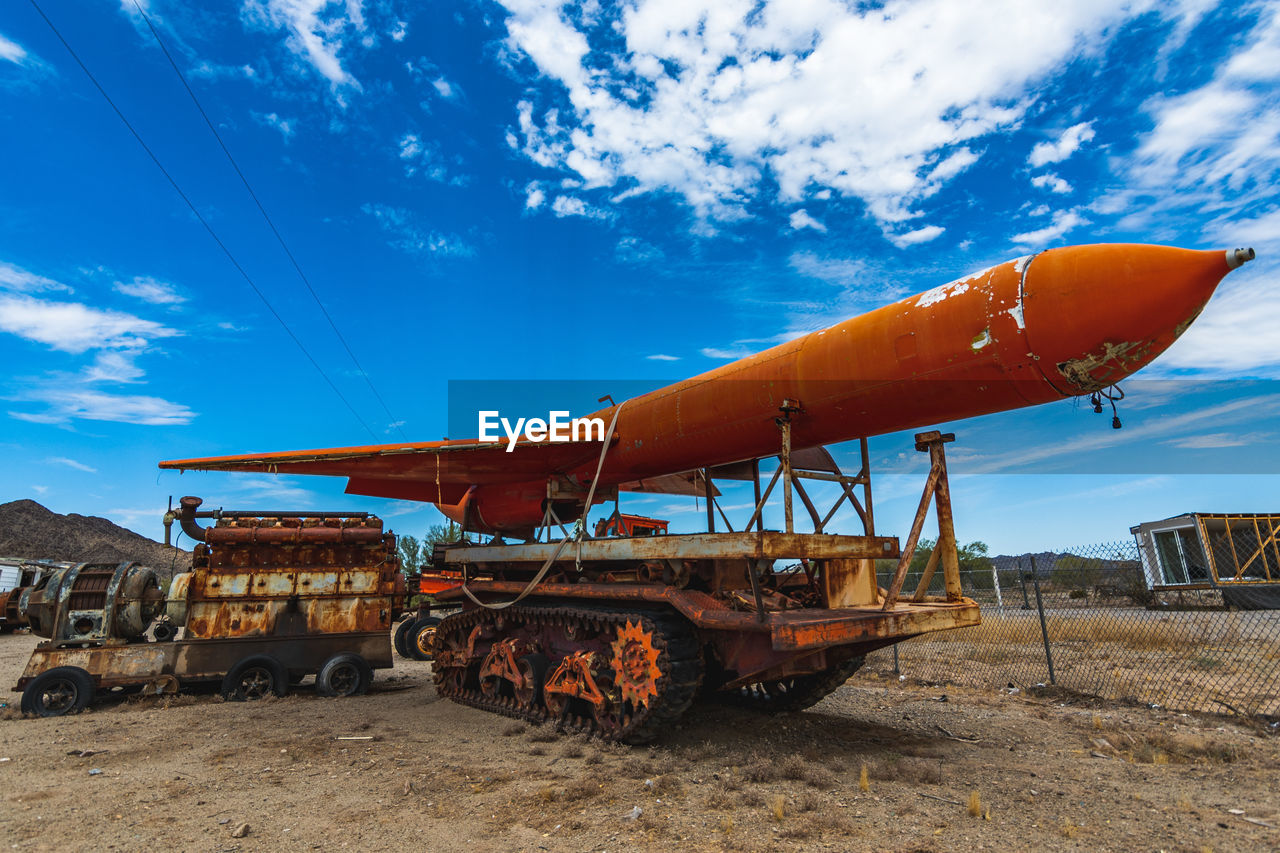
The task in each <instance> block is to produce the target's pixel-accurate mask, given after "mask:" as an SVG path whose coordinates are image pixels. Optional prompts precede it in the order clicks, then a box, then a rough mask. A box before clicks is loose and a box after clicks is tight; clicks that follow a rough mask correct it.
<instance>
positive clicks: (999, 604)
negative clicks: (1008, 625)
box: [991, 560, 1004, 616]
mask: <svg viewBox="0 0 1280 853" xmlns="http://www.w3.org/2000/svg"><path fill="white" fill-rule="evenodd" d="M991 585H992V586H993V587H995V588H996V610H998V611H999V612H1000V615H1001V616H1003V615H1004V596H1003V595H1001V594H1000V572H998V571H996V561H995V560H992V561H991Z"/></svg>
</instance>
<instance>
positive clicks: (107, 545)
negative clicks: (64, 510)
mask: <svg viewBox="0 0 1280 853" xmlns="http://www.w3.org/2000/svg"><path fill="white" fill-rule="evenodd" d="M0 556H5V557H24V558H26V559H36V560H39V559H44V560H62V561H67V562H73V563H123V562H128V561H137V562H139V563H143V564H144V565H147V566H150V567H152V568H153V569H156V570H157V571H159V572H160V573H161V574H162V575H170V574H173V573H175V572H185V571H189V570H190V569H191V552H190V551H183V550H182V549H181V548H173V547H170V546H168V545H162V544H160V543H159V542H156V541H154V540H151V539H148V538H147V537H145V536H141V535H139V534H137V533H134V532H133V531H132V530H126V529H125V528H123V527H121V526H120V525H118V524H115V523H114V522H111V521H108V520H107V519H105V518H98V517H97V516H93V515H77V514H76V513H69V514H67V515H59V514H58V513H56V512H52V511H50V510H49V509H47V508H45V507H43V506H41V505H40V504H38V503H36V502H35V501H30V500H21V501H10V502H9V503H6V504H0Z"/></svg>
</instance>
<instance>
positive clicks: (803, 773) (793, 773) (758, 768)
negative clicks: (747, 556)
mask: <svg viewBox="0 0 1280 853" xmlns="http://www.w3.org/2000/svg"><path fill="white" fill-rule="evenodd" d="M742 772H743V775H744V776H745V777H746V778H747V779H748V781H751V782H757V783H768V782H777V781H779V780H782V779H785V780H788V781H792V782H804V783H805V784H806V785H809V786H810V787H813V788H818V789H820V790H823V791H827V790H830V789H831V788H834V787H835V786H836V783H837V781H838V779H837V778H836V775H835V774H834V773H832V772H831V771H830V770H828V769H827V768H825V767H823V766H822V765H821V764H816V763H814V762H812V761H806V760H805V759H804V758H802V757H800V756H799V755H788V756H787V757H786V758H784V759H782V761H775V760H771V759H768V758H757V759H756V760H755V761H753V762H752V763H751V764H749V765H747V766H746V767H745V768H744V769H743V771H742Z"/></svg>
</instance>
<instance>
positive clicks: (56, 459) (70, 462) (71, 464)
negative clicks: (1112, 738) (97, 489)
mask: <svg viewBox="0 0 1280 853" xmlns="http://www.w3.org/2000/svg"><path fill="white" fill-rule="evenodd" d="M45 461H46V462H51V463H53V464H55V465H66V466H67V467H68V468H75V469H76V470H77V471H84V472H85V473H88V474H96V473H98V469H97V468H92V467H90V466H88V465H86V464H84V463H83V462H77V461H76V460H74V459H68V458H67V457H65V456H50V457H49V458H48V459H46V460H45Z"/></svg>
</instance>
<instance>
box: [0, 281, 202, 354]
mask: <svg viewBox="0 0 1280 853" xmlns="http://www.w3.org/2000/svg"><path fill="white" fill-rule="evenodd" d="M0 331H4V332H9V333H10V334H13V335H17V336H18V337H21V338H26V339H27V340H29V341H36V342H37V343H42V344H45V345H47V346H49V347H51V348H53V349H56V350H61V351H62V352H69V353H82V352H84V351H85V350H89V349H139V348H141V347H144V346H146V345H147V344H148V343H149V342H150V341H151V340H153V339H156V338H169V337H174V336H176V335H179V334H181V333H180V332H178V331H177V330H176V329H171V328H168V327H167V326H164V325H162V324H160V323H156V322H154V321H151V320H144V319H142V318H141V317H135V316H134V315H132V314H126V313H124V312H122V311H105V310H102V309H99V308H91V307H89V306H88V305H83V304H81V303H78V302H51V301H49V300H46V299H36V298H35V297H31V296H23V295H13V296H0Z"/></svg>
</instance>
